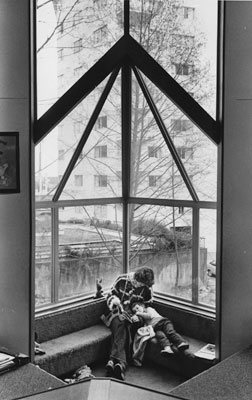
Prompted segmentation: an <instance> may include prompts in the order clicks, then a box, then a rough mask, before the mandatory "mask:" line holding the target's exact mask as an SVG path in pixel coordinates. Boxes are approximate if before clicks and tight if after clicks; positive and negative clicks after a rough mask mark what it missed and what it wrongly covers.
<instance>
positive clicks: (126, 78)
mask: <svg viewBox="0 0 252 400" xmlns="http://www.w3.org/2000/svg"><path fill="white" fill-rule="evenodd" d="M125 3H126V2H125ZM128 23H129V19H128V18H125V21H124V24H128ZM128 30H129V26H127V27H126V28H125V33H127V31H128ZM139 64H140V65H141V63H140V62H139ZM97 65H100V63H99V61H98V62H97ZM97 68H98V67H97ZM151 69H152V68H151V63H150V70H151ZM123 70H124V72H123V74H122V75H123V77H122V86H123V87H124V88H125V87H127V90H126V91H125V94H123V95H122V96H123V97H124V104H123V106H122V109H123V110H124V111H123V120H124V121H125V122H127V124H128V123H129V120H128V116H127V115H126V114H127V113H126V111H127V108H130V105H129V102H128V100H129V96H130V89H129V86H128V83H129V82H130V74H129V71H128V66H123ZM155 71H156V72H154V74H155V73H157V69H156V68H155ZM87 76H89V75H87ZM157 78H158V76H157ZM158 79H159V78H158ZM158 79H157V81H156V82H157V83H158ZM93 82H95V74H94V75H93ZM153 82H154V81H153ZM81 83H82V80H81ZM154 83H155V82H154ZM159 83H160V81H159ZM155 84H156V83H155ZM80 86H81V84H80V85H79V88H80ZM167 87H168V84H167V86H166V85H164V86H163V89H164V90H163V91H164V92H165V93H166V91H167V92H168V90H167ZM172 90H173V89H172ZM172 90H171V91H172ZM174 93H175V92H174ZM176 96H177V95H176V94H175V95H174V99H175V103H176V101H177V100H179V99H178V97H176ZM178 96H179V95H178ZM188 96H189V95H188ZM168 97H169V96H168ZM65 99H66V100H65V101H66V103H68V104H70V103H71V106H73V105H74V102H75V100H71V90H69V92H68V93H67V95H66V97H65ZM125 101H126V102H127V105H125ZM187 101H188V102H189V103H190V100H189V99H188V98H187ZM192 101H194V100H193V99H192ZM191 104H192V105H193V107H192V108H193V112H194V114H195V120H196V121H198V122H199V125H201V126H202V128H203V127H205V126H206V127H207V126H210V125H211V123H212V122H210V119H209V120H208V117H207V116H206V113H204V112H203V113H201V115H200V116H199V117H196V114H197V106H196V104H195V103H190V105H191ZM58 105H60V102H59V103H58ZM190 105H189V106H188V108H190ZM53 111H54V108H53ZM64 112H65V111H64ZM43 119H44V117H42V118H41V120H43ZM49 125H51V126H52V125H53V118H51V121H50V123H49ZM46 128H47V126H46V125H45V127H44V128H42V129H41V130H40V124H39V123H38V124H37V127H36V129H37V133H36V135H35V139H38V137H39V138H40V139H41V137H42V136H43V135H45V133H43V129H44V130H47V129H46ZM123 129H125V128H124V125H123ZM127 130H129V126H127V127H126V131H127ZM202 130H203V131H204V132H205V133H206V134H208V133H209V132H211V128H209V131H208V130H207V129H202ZM47 131H49V130H47ZM216 132H217V129H216ZM216 135H217V134H216ZM210 136H211V134H210ZM213 137H214V133H213ZM213 137H212V138H213ZM216 137H218V136H216ZM35 142H36V140H35ZM216 143H217V142H216ZM129 148H130V146H129V142H127V140H125V138H123V145H122V150H123V152H124V157H122V158H123V160H124V161H123V170H122V179H123V180H124V181H125V182H126V184H124V187H123V196H122V198H121V197H120V198H114V199H113V201H112V202H113V203H115V204H117V203H123V204H124V213H125V214H124V215H125V217H124V222H125V229H124V235H126V236H127V229H128V227H127V222H126V217H127V207H128V206H129V204H131V203H134V202H137V203H141V202H142V203H143V204H146V202H149V204H163V205H167V206H171V205H172V206H173V207H178V205H179V206H181V207H191V208H192V211H193V232H194V233H193V235H194V237H196V236H197V232H198V231H199V211H200V210H201V209H205V208H206V209H216V207H217V204H216V202H204V201H203V202H201V201H194V200H193V201H183V200H180V201H176V200H158V199H155V200H154V199H152V200H151V199H139V198H137V199H134V198H130V197H127V194H128V193H127V184H128V180H127V177H126V176H125V170H126V169H125V166H129V159H128V160H127V157H125V155H127V154H128V153H129ZM125 149H126V150H125ZM125 198H127V201H125ZM93 201H94V199H93ZM109 201H110V202H111V200H109ZM94 203H96V204H101V205H102V204H108V199H102V198H100V199H95V201H94ZM83 204H89V205H90V199H89V200H88V201H87V200H84V199H81V200H71V201H60V200H59V199H57V200H56V201H47V202H40V201H39V202H36V209H37V208H40V207H45V206H46V207H47V208H49V209H50V210H52V221H53V222H52V228H53V231H52V232H53V235H54V240H55V241H54V242H53V244H52V247H53V248H56V247H55V243H56V242H57V232H56V228H55V226H56V224H57V222H58V210H59V208H60V207H64V206H73V205H75V206H76V205H79V206H81V205H83ZM195 232H196V233H195ZM56 253H57V250H56V251H55V266H54V268H55V276H56V277H57V272H56V267H57V261H56V256H57V254H56ZM126 253H127V244H125V249H124V258H125V261H127V254H126ZM193 258H194V260H195V261H196V264H195V265H198V263H197V259H198V255H197V246H195V248H194V250H193ZM125 268H126V267H125ZM125 272H126V269H125ZM192 285H193V287H194V288H195V287H196V288H198V272H197V271H196V270H195V267H194V269H193V280H192ZM52 286H54V290H52V292H53V291H54V294H55V293H56V295H54V296H53V297H52V298H54V299H56V300H57V290H56V289H55V282H54V284H53V285H52ZM197 292H198V291H197ZM157 296H158V294H157ZM162 297H163V296H162V295H160V298H162ZM170 298H171V296H169V298H166V301H167V300H169V299H170ZM173 300H175V301H178V302H179V303H180V304H183V301H181V299H179V300H178V299H173ZM186 305H187V306H190V305H193V307H196V308H197V309H200V308H201V309H204V307H200V305H199V303H198V301H197V295H194V297H193V300H192V302H189V303H188V302H187V303H186ZM210 308H211V307H210ZM210 308H209V307H206V308H205V309H206V310H208V311H209V309H210Z"/></svg>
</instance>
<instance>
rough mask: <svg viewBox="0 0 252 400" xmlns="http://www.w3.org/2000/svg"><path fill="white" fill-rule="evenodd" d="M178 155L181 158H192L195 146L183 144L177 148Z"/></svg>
mask: <svg viewBox="0 0 252 400" xmlns="http://www.w3.org/2000/svg"><path fill="white" fill-rule="evenodd" d="M177 151H178V155H179V156H180V158H181V159H183V160H184V159H185V158H187V159H189V158H190V159H192V158H193V148H192V147H186V146H181V147H178V148H177Z"/></svg>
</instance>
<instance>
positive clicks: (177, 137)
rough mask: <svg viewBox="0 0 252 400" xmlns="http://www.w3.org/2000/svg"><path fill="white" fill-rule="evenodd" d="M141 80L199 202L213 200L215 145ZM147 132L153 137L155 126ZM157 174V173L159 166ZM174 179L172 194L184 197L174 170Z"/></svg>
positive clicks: (166, 100)
mask: <svg viewBox="0 0 252 400" xmlns="http://www.w3.org/2000/svg"><path fill="white" fill-rule="evenodd" d="M143 78H144V80H145V83H146V85H147V87H148V90H149V92H150V94H151V96H152V98H153V100H154V102H155V104H156V106H157V109H158V112H159V114H160V116H161V117H162V119H163V122H164V124H165V126H166V130H167V132H168V134H169V136H170V138H171V139H172V141H173V143H174V146H175V147H176V150H177V153H178V155H179V157H180V159H181V162H182V163H183V165H184V168H185V170H186V172H187V175H188V177H189V179H190V181H191V183H192V185H193V187H194V189H195V191H196V193H197V195H198V197H199V199H200V200H204V201H216V198H217V146H216V145H215V144H214V143H213V142H212V140H210V139H209V138H208V137H207V136H206V135H205V134H204V133H203V132H202V131H201V130H200V129H199V128H198V127H197V126H196V125H195V124H193V122H192V121H191V120H189V119H188V118H187V117H186V116H185V114H183V112H182V111H180V110H179V109H178V108H177V107H176V106H175V105H174V104H173V103H172V102H171V101H170V100H169V99H168V98H167V97H166V96H165V95H164V94H163V93H161V92H160V90H159V89H158V88H157V87H155V86H154V85H153V83H151V82H150V81H149V79H147V78H146V77H145V76H143ZM149 126H150V125H149ZM150 131H151V132H152V134H154V133H156V129H155V127H154V126H150ZM156 171H159V165H157V168H156ZM157 175H158V173H157ZM173 177H174V185H175V187H174V191H175V193H176V191H177V192H178V195H180V196H181V194H184V196H185V194H186V192H185V190H181V186H180V185H181V177H180V175H179V173H178V171H176V170H174V171H173ZM178 197H179V196H177V198H178ZM184 198H186V197H184ZM184 198H183V197H182V199H184Z"/></svg>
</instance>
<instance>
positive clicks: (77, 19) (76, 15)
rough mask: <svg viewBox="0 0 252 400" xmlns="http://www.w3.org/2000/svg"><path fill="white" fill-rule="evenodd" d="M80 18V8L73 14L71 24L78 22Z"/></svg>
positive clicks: (74, 24)
mask: <svg viewBox="0 0 252 400" xmlns="http://www.w3.org/2000/svg"><path fill="white" fill-rule="evenodd" d="M81 20H82V12H81V10H79V11H77V12H76V13H75V14H74V16H73V26H76V25H78V24H80V23H81Z"/></svg>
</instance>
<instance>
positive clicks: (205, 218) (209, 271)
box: [199, 210, 216, 307]
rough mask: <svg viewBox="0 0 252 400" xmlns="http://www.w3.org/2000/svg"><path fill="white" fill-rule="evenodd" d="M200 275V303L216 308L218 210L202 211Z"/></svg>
mask: <svg viewBox="0 0 252 400" xmlns="http://www.w3.org/2000/svg"><path fill="white" fill-rule="evenodd" d="M200 239H201V241H200V243H201V246H200V247H201V252H200V263H201V265H202V270H201V273H200V292H199V301H200V302H201V303H204V304H207V305H210V306H214V307H215V297H216V210H201V211H200Z"/></svg>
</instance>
